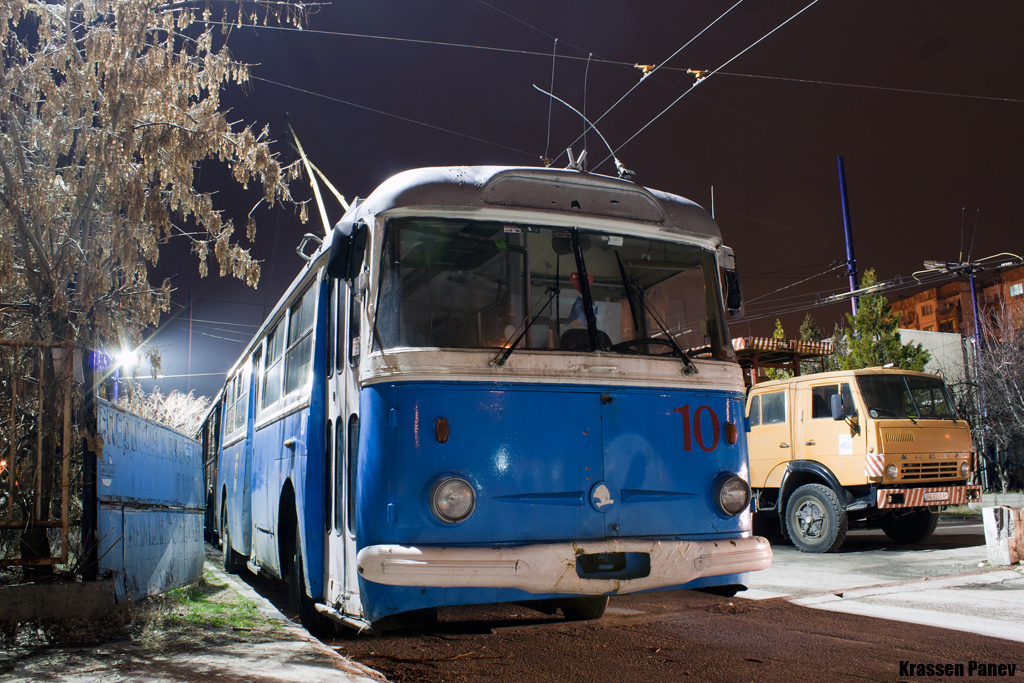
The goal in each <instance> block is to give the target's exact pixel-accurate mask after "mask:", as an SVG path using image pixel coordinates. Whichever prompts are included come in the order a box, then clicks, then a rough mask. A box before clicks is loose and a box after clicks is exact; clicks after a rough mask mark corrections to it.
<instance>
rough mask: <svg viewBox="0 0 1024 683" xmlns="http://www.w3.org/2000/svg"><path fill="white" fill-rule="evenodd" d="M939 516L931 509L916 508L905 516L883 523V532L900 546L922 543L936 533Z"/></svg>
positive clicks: (892, 518)
mask: <svg viewBox="0 0 1024 683" xmlns="http://www.w3.org/2000/svg"><path fill="white" fill-rule="evenodd" d="M938 523H939V516H938V515H937V514H935V513H934V512H932V510H931V508H915V509H913V510H911V511H910V512H909V513H907V514H905V515H900V516H899V517H890V518H889V519H887V520H885V521H883V522H882V525H881V526H882V531H884V532H885V535H886V536H888V537H889V538H890V539H892V540H893V541H895V542H896V543H900V544H907V543H920V542H921V541H923V540H925V539H926V538H928V537H929V536H931V535H932V532H934V531H935V527H936V525H938Z"/></svg>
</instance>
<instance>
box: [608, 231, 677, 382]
mask: <svg viewBox="0 0 1024 683" xmlns="http://www.w3.org/2000/svg"><path fill="white" fill-rule="evenodd" d="M615 258H616V259H617V260H618V262H619V276H620V277H621V278H622V286H623V287H624V288H625V289H626V301H628V302H629V311H630V313H631V314H632V315H633V326H634V327H635V328H636V329H637V332H639V333H640V336H641V337H646V336H647V330H646V327H645V326H644V325H642V323H643V316H641V315H638V313H639V311H637V310H636V308H635V306H634V303H633V302H634V301H636V300H637V299H639V300H640V303H641V304H642V305H643V307H644V309H645V310H646V311H647V312H648V313H649V314H650V316H651V318H652V319H653V320H654V322H656V323H657V324H658V327H659V328H660V329H661V332H662V334H664V335H665V337H666V339H667V340H668V344H669V345H670V346H671V347H672V349H673V350H674V351H675V352H676V354H677V355H678V356H679V358H681V359H682V361H683V363H684V364H685V365H686V373H687V374H693V373H695V372H697V366H696V365H694V364H693V361H691V360H690V357H689V356H687V355H686V352H685V351H683V349H682V348H681V347H680V346H679V344H678V343H676V340H675V337H673V336H672V335H671V334H669V333H668V330H667V329H666V328H665V325H663V324H662V322H661V320H659V319H658V314H657V313H655V312H654V307H653V306H651V304H650V301H648V300H647V296H646V295H645V294H644V290H642V289H641V288H640V287H639V286H638V285H637V284H636V283H634V282H630V281H629V278H628V277H627V276H626V266H625V264H623V263H622V256H621V255H620V254H619V252H618V251H616V252H615Z"/></svg>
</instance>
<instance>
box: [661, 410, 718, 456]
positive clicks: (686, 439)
mask: <svg viewBox="0 0 1024 683" xmlns="http://www.w3.org/2000/svg"><path fill="white" fill-rule="evenodd" d="M705 411H706V412H707V413H708V415H710V416H711V432H712V436H713V438H712V439H711V445H710V446H707V445H705V444H704V432H703V430H702V429H701V426H700V424H701V420H700V418H701V413H702V412H705ZM672 412H673V413H679V414H680V415H682V416H683V450H684V451H687V452H689V451H691V450H693V440H692V438H691V427H690V406H689V405H685V406H683V407H682V408H676V409H674V410H673V411H672ZM692 434H693V437H695V438H696V440H697V445H698V446H700V448H701V450H702V451H704V452H705V453H710V452H711V451H713V450H715V449H716V448H718V439H719V438H720V437H721V435H722V429H721V425H720V424H719V422H718V415H717V414H716V413H715V411H714V410H712V409H711V408H710V407H709V406H699V407H698V408H697V410H695V411H694V413H693V428H692Z"/></svg>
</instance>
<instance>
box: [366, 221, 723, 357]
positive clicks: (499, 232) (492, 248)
mask: <svg viewBox="0 0 1024 683" xmlns="http://www.w3.org/2000/svg"><path fill="white" fill-rule="evenodd" d="M578 256H579V257H582V264H581V263H580V262H579V261H578V260H577V257H578ZM581 265H582V269H581V267H580V266H581ZM581 270H582V271H583V272H585V273H586V277H581V276H580V272H581ZM716 278H717V268H716V265H715V257H714V253H713V252H711V251H708V250H705V249H701V248H698V247H694V246H689V245H684V244H677V243H673V242H666V241H660V240H651V239H647V238H640V237H635V236H628V235H608V234H604V233H597V232H591V231H586V230H570V229H567V228H552V227H545V226H536V225H521V224H516V225H511V224H506V223H501V222H493V221H470V220H452V219H423V218H403V219H394V220H391V221H390V222H389V223H388V227H387V232H386V234H385V238H384V249H383V256H382V263H381V282H380V292H379V305H378V309H377V310H378V313H377V330H376V337H377V338H376V339H375V346H376V348H380V347H381V345H383V347H384V348H394V347H446V348H487V349H502V348H508V346H509V345H510V344H512V343H513V341H514V340H515V339H516V338H517V337H519V336H520V334H522V338H521V339H520V340H519V342H518V344H517V345H516V348H518V349H520V350H522V349H551V350H572V351H581V352H590V351H591V350H593V348H592V346H593V345H592V342H591V334H590V331H589V326H588V320H593V322H594V323H595V324H596V328H597V332H596V336H595V339H596V342H597V344H596V346H597V348H598V349H599V350H610V351H616V352H621V353H640V354H650V355H664V356H670V355H678V353H677V351H676V350H675V349H674V348H673V345H672V341H670V340H669V339H668V337H667V336H666V334H665V332H664V331H663V330H662V328H663V327H664V329H665V330H666V331H667V332H668V334H669V335H671V337H672V339H673V340H674V341H675V343H676V344H678V346H679V348H680V349H681V350H682V351H684V352H685V353H686V354H687V355H688V356H690V357H702V356H703V357H714V358H727V357H730V356H731V348H732V347H731V346H730V345H729V344H727V343H726V341H727V336H726V331H725V326H724V324H723V319H722V318H723V316H722V303H721V298H720V293H719V288H718V282H717V280H716ZM588 299H589V300H590V301H591V302H592V303H591V306H592V315H588V314H587V310H586V305H585V303H584V301H586V300H588ZM524 330H525V333H523V332H524Z"/></svg>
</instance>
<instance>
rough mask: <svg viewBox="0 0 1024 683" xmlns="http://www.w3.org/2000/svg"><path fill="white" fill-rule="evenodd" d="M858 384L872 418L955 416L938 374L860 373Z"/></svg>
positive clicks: (947, 417) (951, 418) (933, 418)
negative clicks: (926, 375)
mask: <svg viewBox="0 0 1024 683" xmlns="http://www.w3.org/2000/svg"><path fill="white" fill-rule="evenodd" d="M857 384H858V385H859V386H860V393H861V395H862V396H863V397H864V403H865V405H866V406H867V409H868V415H870V416H871V417H875V418H908V417H909V418H913V419H915V420H955V419H956V411H955V410H954V409H953V402H952V401H951V400H950V398H949V393H948V392H947V390H946V385H945V384H944V383H943V382H942V380H941V379H939V378H937V377H912V376H906V375H863V376H859V377H857Z"/></svg>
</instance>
